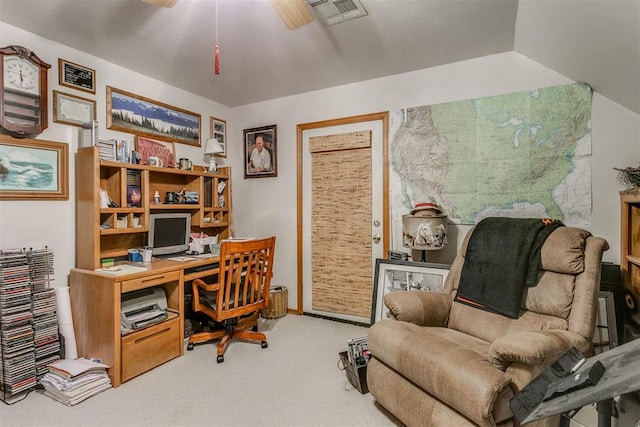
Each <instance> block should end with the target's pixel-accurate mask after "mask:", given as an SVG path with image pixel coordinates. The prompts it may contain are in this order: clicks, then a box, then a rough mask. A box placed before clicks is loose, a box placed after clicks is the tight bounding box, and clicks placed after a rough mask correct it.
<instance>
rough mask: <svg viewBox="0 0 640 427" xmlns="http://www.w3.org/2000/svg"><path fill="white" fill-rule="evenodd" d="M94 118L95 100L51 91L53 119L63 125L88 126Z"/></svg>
mask: <svg viewBox="0 0 640 427" xmlns="http://www.w3.org/2000/svg"><path fill="white" fill-rule="evenodd" d="M95 119H96V101H94V100H92V99H87V98H82V97H80V96H75V95H71V94H70V93H64V92H59V91H57V90H54V91H53V121H54V122H55V123H62V124H65V125H71V126H78V127H90V126H91V123H92V122H93V121H94V120H95Z"/></svg>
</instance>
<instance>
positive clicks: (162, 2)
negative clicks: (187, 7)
mask: <svg viewBox="0 0 640 427" xmlns="http://www.w3.org/2000/svg"><path fill="white" fill-rule="evenodd" d="M142 1H143V2H145V3H148V4H151V5H154V6H161V7H173V6H175V5H176V3H178V0H142Z"/></svg>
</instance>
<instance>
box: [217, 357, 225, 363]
mask: <svg viewBox="0 0 640 427" xmlns="http://www.w3.org/2000/svg"><path fill="white" fill-rule="evenodd" d="M216 360H217V361H218V363H222V362H224V356H218V358H217V359H216Z"/></svg>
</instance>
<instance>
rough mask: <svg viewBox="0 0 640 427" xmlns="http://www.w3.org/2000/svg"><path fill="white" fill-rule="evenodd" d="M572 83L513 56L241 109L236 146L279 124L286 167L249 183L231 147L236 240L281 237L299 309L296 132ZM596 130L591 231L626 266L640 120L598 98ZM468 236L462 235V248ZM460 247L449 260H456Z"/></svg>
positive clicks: (279, 252)
mask: <svg viewBox="0 0 640 427" xmlns="http://www.w3.org/2000/svg"><path fill="white" fill-rule="evenodd" d="M566 83H572V81H571V80H570V79H567V78H566V77H564V76H562V75H560V74H558V73H556V72H554V71H553V70H550V69H548V68H546V67H544V66H542V65H540V64H538V63H536V62H534V61H531V60H530V59H528V58H526V57H524V56H522V55H519V54H517V53H515V52H510V53H504V54H499V55H492V56H487V57H483V58H479V59H474V60H469V61H463V62H459V63H455V64H449V65H446V66H441V67H434V68H430V69H425V70H420V71H415V72H410V73H405V74H400V75H396V76H391V77H386V78H381V79H375V80H370V81H366V82H360V83H355V84H350V85H345V86H341V87H335V88H331V89H326V90H321V91H316V92H310V93H305V94H301V95H296V96H291V97H286V98H280V99H275V100H271V101H266V102H261V103H256V104H251V105H246V106H242V107H237V108H234V109H233V113H232V119H231V126H230V128H229V132H230V135H229V137H230V141H242V138H243V135H242V129H246V128H252V127H258V126H265V125H271V124H277V125H278V161H279V165H278V177H277V178H263V179H243V163H242V158H243V152H242V150H243V149H242V145H241V144H230V146H229V157H230V158H231V159H233V160H232V166H233V174H234V176H233V190H234V199H233V201H234V205H233V208H234V222H235V231H236V234H237V235H251V236H265V235H269V234H275V235H276V236H277V244H276V264H275V270H274V282H275V283H277V284H283V285H286V286H287V287H288V289H289V306H290V307H296V285H297V283H296V281H297V276H296V262H297V261H296V254H297V246H296V245H297V234H296V232H297V229H296V224H297V211H296V197H297V193H296V191H297V189H296V173H297V171H296V167H297V166H296V159H297V154H296V125H298V124H300V123H308V122H315V121H321V120H328V119H334V118H339V117H347V116H354V115H359V114H365V113H373V112H378V111H388V110H394V109H399V108H403V107H415V106H422V105H431V104H437V103H442V102H450V101H458V100H463V99H472V98H478V97H483V96H491V95H499V94H504V93H510V92H517V91H522V90H527V89H534V88H540V87H548V86H556V85H561V84H566ZM592 128H593V134H592V140H593V216H592V222H591V224H592V226H591V228H590V229H591V231H592V232H593V233H594V234H596V235H599V236H603V237H605V238H606V239H607V240H608V241H609V243H610V245H611V249H610V250H609V252H607V253H606V254H605V260H606V261H611V262H616V263H618V262H619V246H620V245H619V237H618V235H619V228H620V214H619V195H618V192H619V190H620V189H621V187H620V186H619V184H618V183H617V182H616V180H615V173H614V171H613V169H612V168H613V167H614V166H629V165H632V162H631V160H630V159H634V160H633V162H636V161H637V160H638V159H640V156H639V150H640V147H639V146H638V143H637V141H639V140H640V117H639V116H638V115H637V114H634V113H632V112H631V111H630V110H627V109H625V108H623V107H621V106H620V105H618V104H615V103H613V102H611V101H609V100H608V99H606V98H604V97H602V96H600V95H599V94H598V93H595V94H594V97H593V111H592ZM467 229H468V227H464V226H459V227H458V230H454V232H455V231H457V233H454V234H456V235H457V239H458V241H460V240H461V239H462V237H463V236H464V234H465V232H466V230H467ZM454 242H455V240H454ZM454 242H452V243H454ZM456 246H457V245H452V244H450V245H449V248H448V250H447V251H446V252H447V253H444V254H442V256H443V257H444V258H449V259H450V258H451V257H452V256H453V254H454V252H455V249H456ZM434 261H438V260H437V259H434ZM444 261H446V259H445V260H444Z"/></svg>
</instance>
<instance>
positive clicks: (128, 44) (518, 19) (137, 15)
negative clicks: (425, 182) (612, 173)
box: [0, 0, 640, 113]
mask: <svg viewBox="0 0 640 427" xmlns="http://www.w3.org/2000/svg"><path fill="white" fill-rule="evenodd" d="M361 1H362V3H363V5H364V7H365V8H366V9H367V11H368V15H367V16H365V17H362V18H358V19H355V20H353V21H349V22H345V23H341V24H338V25H335V26H330V27H326V26H324V25H323V24H322V23H321V22H319V21H318V20H315V21H314V22H312V23H311V24H309V25H306V26H304V27H302V28H299V29H297V30H295V31H289V30H288V29H287V28H286V27H285V25H284V23H283V22H282V21H281V20H280V18H279V17H278V15H277V14H276V13H275V11H274V10H273V8H272V6H271V3H269V1H268V0H218V5H217V10H218V13H217V20H216V12H215V11H216V2H215V0H180V1H179V2H178V4H177V5H176V6H175V7H173V8H170V9H165V8H160V7H155V6H150V5H148V4H146V3H143V2H142V1H141V0H0V20H1V21H4V22H6V23H8V24H11V25H14V26H16V27H19V28H23V29H25V30H27V31H29V32H32V33H35V34H38V35H41V36H43V37H45V38H48V39H51V40H54V41H57V42H59V43H62V44H64V45H67V46H70V47H73V48H76V49H78V50H81V51H84V52H87V53H90V54H92V55H94V56H97V57H99V58H102V59H105V60H108V61H109V62H113V63H115V64H118V65H121V66H123V67H125V68H128V69H131V70H134V71H137V72H139V73H142V74H144V75H147V76H150V77H152V78H155V79H158V80H160V81H163V82H166V83H168V84H171V85H173V86H176V87H179V88H182V89H185V90H187V91H190V92H193V93H195V94H198V95H201V96H203V97H205V98H208V99H211V100H214V101H217V102H219V103H221V104H224V105H227V106H230V107H234V106H238V105H244V104H249V103H253V102H258V101H263V100H267V99H273V98H278V97H282V96H287V95H293V94H297V93H302V92H307V91H312V90H317V89H322V88H327V87H333V86H338V85H342V84H346V83H351V82H356V81H362V80H367V79H372V78H377V77H383V76H387V75H392V74H397V73H402V72H406V71H412V70H417V69H422V68H429V67H433V66H436V65H442V64H447V63H452V62H456V61H461V60H465V59H471V58H476V57H481V56H485V55H490V54H495V53H500V52H506V51H512V50H516V51H518V52H520V53H521V54H523V55H525V56H528V57H530V58H531V59H533V60H535V61H537V62H540V63H541V64H543V65H546V66H548V67H550V68H552V69H555V70H556V71H558V72H560V73H562V74H564V75H566V76H567V77H569V78H571V79H573V80H577V81H586V82H587V83H589V84H591V86H592V87H593V88H594V89H595V90H597V91H599V92H601V93H602V94H603V95H604V96H607V97H609V98H611V99H612V100H614V101H616V102H618V103H619V104H621V105H623V106H625V107H627V108H629V109H631V110H633V111H635V112H637V113H640V0H555V1H553V2H552V1H547V0H520V1H519V2H518V1H517V0H361ZM216 21H217V23H218V25H217V32H218V44H219V46H220V64H221V73H220V75H218V76H216V75H215V74H214V71H213V52H214V44H215V34H216ZM8 44H11V41H8V40H3V41H2V45H8Z"/></svg>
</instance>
